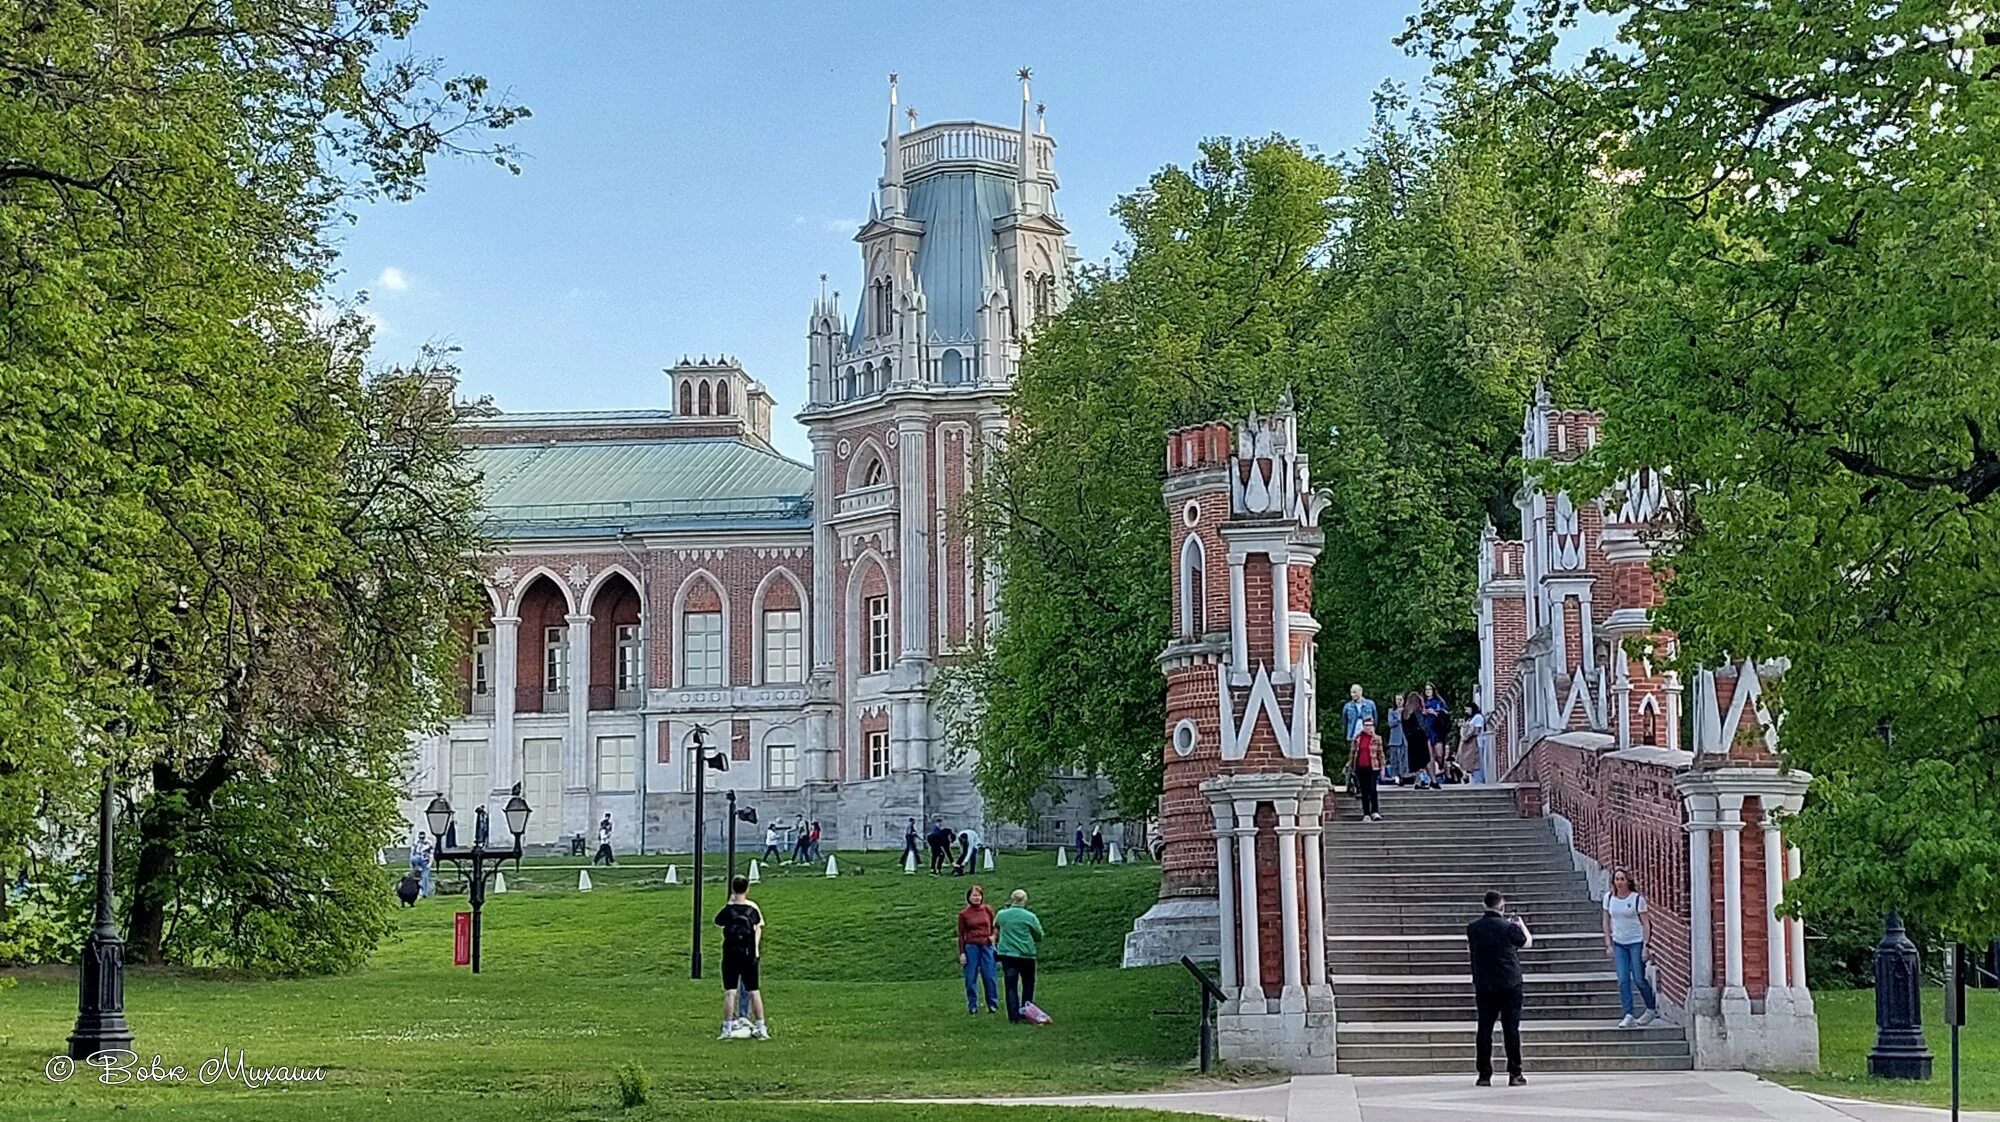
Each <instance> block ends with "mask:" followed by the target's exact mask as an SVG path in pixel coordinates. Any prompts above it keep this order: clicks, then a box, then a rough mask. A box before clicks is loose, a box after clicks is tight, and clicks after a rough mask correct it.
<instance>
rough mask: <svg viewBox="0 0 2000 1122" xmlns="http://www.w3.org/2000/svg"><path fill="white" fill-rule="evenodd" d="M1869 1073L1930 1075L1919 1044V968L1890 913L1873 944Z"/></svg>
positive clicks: (1899, 922) (1926, 1050)
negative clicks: (1872, 1035) (1872, 1038)
mask: <svg viewBox="0 0 2000 1122" xmlns="http://www.w3.org/2000/svg"><path fill="white" fill-rule="evenodd" d="M1868 1074H1870V1075H1872V1076H1875V1077H1876V1078H1878V1079H1929V1078H1930V1077H1931V1050H1930V1049H1929V1048H1926V1047H1925V1046H1924V972H1923V969H1922V962H1921V960H1920V959H1919V958H1918V957H1917V947H1916V944H1914V943H1912V942H1910V937H1909V936H1908V935H1906V934H1904V932H1903V917H1902V916H1900V915H1897V914H1896V913H1895V912H1890V913H1889V915H1888V918H1886V919H1885V920H1883V921H1882V942H1881V943H1880V944H1878V945H1877V946H1876V948H1875V1047H1874V1048H1873V1049H1872V1050H1871V1051H1870V1052H1869V1053H1868Z"/></svg>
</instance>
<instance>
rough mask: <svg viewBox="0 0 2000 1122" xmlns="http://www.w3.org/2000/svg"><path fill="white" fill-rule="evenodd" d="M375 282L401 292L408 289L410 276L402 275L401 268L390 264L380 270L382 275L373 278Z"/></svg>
mask: <svg viewBox="0 0 2000 1122" xmlns="http://www.w3.org/2000/svg"><path fill="white" fill-rule="evenodd" d="M375 283H376V284H379V285H381V286H382V287H383V288H386V289H388V290H389V291H391V292H403V291H406V290H408V289H409V287H410V278H408V277H406V276H404V275H403V270H401V269H398V268H397V267H395V266H394V265H391V266H389V267H388V268H386V269H384V270H382V275H381V276H379V277H376V278H375Z"/></svg>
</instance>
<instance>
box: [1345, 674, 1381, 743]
mask: <svg viewBox="0 0 2000 1122" xmlns="http://www.w3.org/2000/svg"><path fill="white" fill-rule="evenodd" d="M1376 715H1377V714H1376V712H1375V703H1374V702H1373V701H1371V700H1369V699H1368V695H1367V693H1366V692H1364V691H1363V690H1362V688H1361V683H1359V682H1356V683H1355V684H1353V685H1351V686H1349V687H1347V704H1345V705H1343V706H1341V707H1340V723H1341V727H1342V728H1343V729H1344V730H1345V732H1346V736H1347V742H1348V743H1349V744H1352V743H1354V738H1355V737H1357V736H1360V735H1361V720H1362V718H1364V717H1368V718H1373V717H1375V716H1376Z"/></svg>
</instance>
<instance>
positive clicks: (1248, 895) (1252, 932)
mask: <svg viewBox="0 0 2000 1122" xmlns="http://www.w3.org/2000/svg"><path fill="white" fill-rule="evenodd" d="M1236 866H1237V873H1236V899H1237V903H1238V908H1237V911H1238V914H1239V915H1240V916H1241V919H1240V920H1239V921H1238V923H1237V930H1239V931H1241V932H1242V933H1243V989H1242V997H1241V1001H1242V1002H1243V1003H1245V1004H1248V1005H1250V1006H1251V1008H1250V1009H1248V1010H1246V1011H1247V1012H1253V1013H1262V1012H1264V1004H1263V1003H1264V960H1263V956H1262V955H1261V954H1260V953H1259V950H1260V948H1259V947H1258V945H1257V943H1258V939H1257V804H1256V803H1255V802H1254V801H1251V802H1246V801H1241V800H1239V801H1238V802H1237V803H1236Z"/></svg>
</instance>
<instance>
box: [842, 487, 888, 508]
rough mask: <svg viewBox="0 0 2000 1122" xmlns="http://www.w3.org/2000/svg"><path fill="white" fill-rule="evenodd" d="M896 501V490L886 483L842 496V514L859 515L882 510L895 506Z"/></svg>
mask: <svg viewBox="0 0 2000 1122" xmlns="http://www.w3.org/2000/svg"><path fill="white" fill-rule="evenodd" d="M895 500H896V491H895V488H893V487H890V486H889V485H888V484H886V483H884V484H880V485H877V486H874V487H864V488H860V489H858V490H854V491H850V492H848V493H847V494H845V495H842V496H840V513H842V514H858V513H860V512H861V511H864V510H882V509H886V508H888V507H889V506H891V505H892V504H894V502H895Z"/></svg>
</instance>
